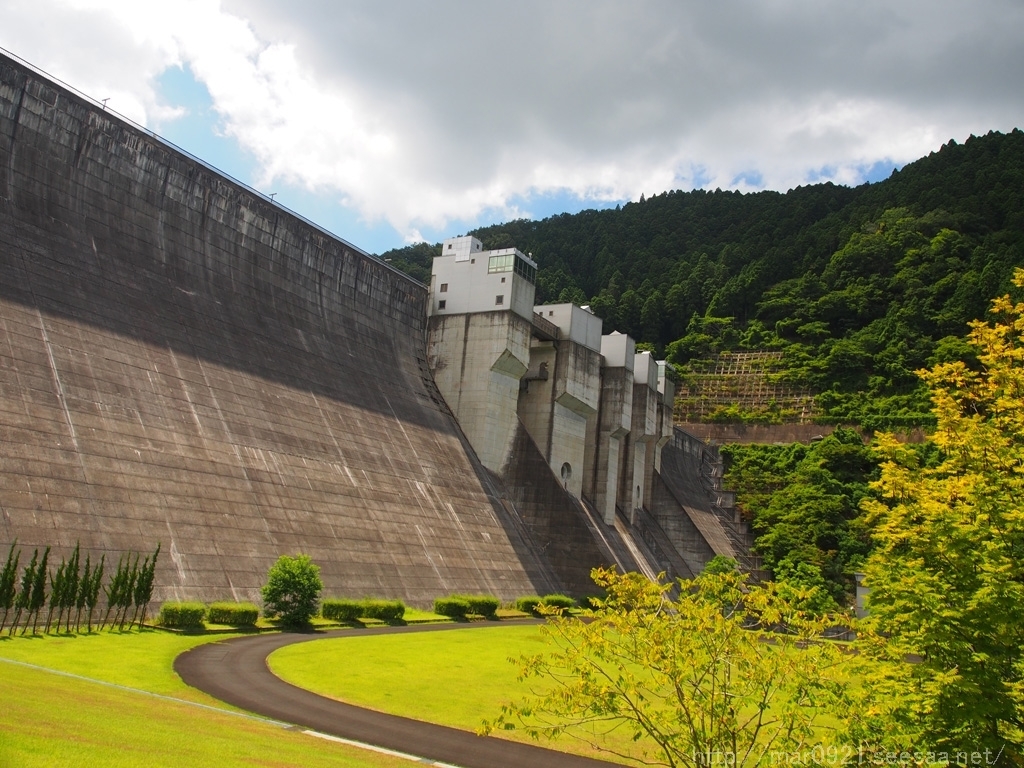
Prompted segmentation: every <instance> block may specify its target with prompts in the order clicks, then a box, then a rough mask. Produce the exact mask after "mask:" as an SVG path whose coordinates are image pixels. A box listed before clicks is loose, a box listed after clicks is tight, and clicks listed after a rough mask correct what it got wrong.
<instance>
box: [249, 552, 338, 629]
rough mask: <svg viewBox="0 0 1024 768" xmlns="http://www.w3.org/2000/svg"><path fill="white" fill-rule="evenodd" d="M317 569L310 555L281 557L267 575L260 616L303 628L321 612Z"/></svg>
mask: <svg viewBox="0 0 1024 768" xmlns="http://www.w3.org/2000/svg"><path fill="white" fill-rule="evenodd" d="M323 588H324V584H323V582H322V581H321V580H320V566H318V565H316V564H315V563H314V562H313V561H312V560H311V559H310V557H309V555H297V556H296V557H288V555H281V556H280V557H279V558H277V562H276V563H274V564H273V565H272V566H271V567H270V570H269V571H268V572H267V583H266V584H265V585H264V586H263V590H262V594H263V612H264V613H265V614H266V615H267V616H268V617H270V618H274V617H280V619H281V623H282V624H286V625H288V626H292V627H299V626H305V625H307V624H309V621H310V619H312V618H313V617H314V616H316V615H317V613H318V612H319V610H320V591H321V590H322V589H323Z"/></svg>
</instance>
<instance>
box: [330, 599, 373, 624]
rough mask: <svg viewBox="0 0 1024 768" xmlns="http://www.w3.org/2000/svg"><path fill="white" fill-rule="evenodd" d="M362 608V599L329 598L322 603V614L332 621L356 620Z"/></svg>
mask: <svg viewBox="0 0 1024 768" xmlns="http://www.w3.org/2000/svg"><path fill="white" fill-rule="evenodd" d="M362 610H363V606H362V601H361V600H349V599H346V598H329V599H327V600H323V601H321V603H320V615H321V616H323V617H324V618H325V619H330V620H331V621H355V620H356V619H358V618H359V616H360V615H361V613H362Z"/></svg>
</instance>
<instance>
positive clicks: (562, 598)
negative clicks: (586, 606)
mask: <svg viewBox="0 0 1024 768" xmlns="http://www.w3.org/2000/svg"><path fill="white" fill-rule="evenodd" d="M541 602H542V603H543V604H544V605H546V606H547V607H548V608H559V609H561V610H563V611H567V610H569V609H570V608H575V607H576V601H575V600H573V599H572V598H571V597H569V596H568V595H544V597H543V598H541Z"/></svg>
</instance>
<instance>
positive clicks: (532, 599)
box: [515, 595, 541, 613]
mask: <svg viewBox="0 0 1024 768" xmlns="http://www.w3.org/2000/svg"><path fill="white" fill-rule="evenodd" d="M540 602H541V598H540V596H539V595H528V596H526V597H519V598H516V602H515V606H516V610H517V611H522V612H523V613H536V612H537V606H538V605H540Z"/></svg>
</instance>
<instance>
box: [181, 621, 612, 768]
mask: <svg viewBox="0 0 1024 768" xmlns="http://www.w3.org/2000/svg"><path fill="white" fill-rule="evenodd" d="M480 626H487V625H482V624H475V625H473V624H471V625H470V626H469V627H466V626H465V625H456V626H451V625H443V624H442V625H432V626H411V627H380V628H373V629H366V630H358V631H357V632H356V633H354V632H353V630H351V629H342V630H334V631H331V632H320V633H315V634H281V633H275V634H266V635H254V636H252V637H240V638H234V639H231V640H224V641H221V642H215V643H207V644H205V645H200V646H197V647H195V648H193V649H192V650H190V651H186V652H185V653H183V654H181V655H180V656H178V658H176V659H175V660H174V670H175V671H176V672H177V673H178V674H179V675H180V676H181V679H182V680H184V681H185V682H186V683H187V684H188V685H191V686H192V687H193V688H198V689H199V690H201V691H205V692H206V693H208V694H210V695H211V696H215V697H216V698H218V699H220V700H221V701H225V702H227V703H228V704H233V705H234V706H236V707H240V708H242V709H245V710H248V711H250V712H256V713H258V714H260V715H264V716H266V717H270V718H273V719H274V720H280V721H283V722H286V723H294V724H295V725H300V726H302V727H304V728H309V729H311V730H314V731H318V732H320V733H326V734H330V735H332V736H339V737H341V738H344V739H352V740H353V741H360V742H364V743H366V744H372V745H375V746H378V747H384V748H386V749H391V750H395V751H398V752H405V753H411V754H414V755H416V756H418V757H421V758H426V759H428V760H432V761H435V762H441V763H449V764H451V765H454V766H459V767H460V768H608V766H609V765H611V764H610V763H607V762H605V761H603V760H594V759H591V758H586V757H579V756H576V755H569V754H566V753H564V752H556V751H554V750H551V749H544V748H543V747H538V746H533V745H530V744H520V743H517V742H512V741H506V740H504V739H496V738H486V737H481V736H477V735H475V734H473V733H470V732H469V731H460V730H458V729H456V728H448V727H446V726H443V725H433V724H431V723H424V722H421V721H419V720H411V719H409V718H406V717H398V716H396V715H388V714H384V713H382V712H374V711H372V710H369V709H363V708H361V707H355V706H352V705H350V704H344V703H342V702H340V701H336V700H334V699H329V698H326V697H324V696H320V695H319V694H316V693H313V692H311V691H307V690H305V689H303V688H298V687H296V686H294V685H292V684H290V683H286V682H285V681H284V680H281V679H280V678H279V677H276V676H275V675H273V674H272V673H271V672H270V669H269V668H268V667H267V662H266V659H267V656H269V655H270V654H271V653H273V652H274V651H276V650H277V649H278V648H282V647H284V646H286V645H292V644H293V643H303V642H307V641H309V640H319V639H321V638H328V637H342V636H349V637H352V636H353V634H358V635H360V636H363V635H367V634H390V633H394V632H438V631H446V630H458V631H467V630H468V629H471V628H473V627H480Z"/></svg>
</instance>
